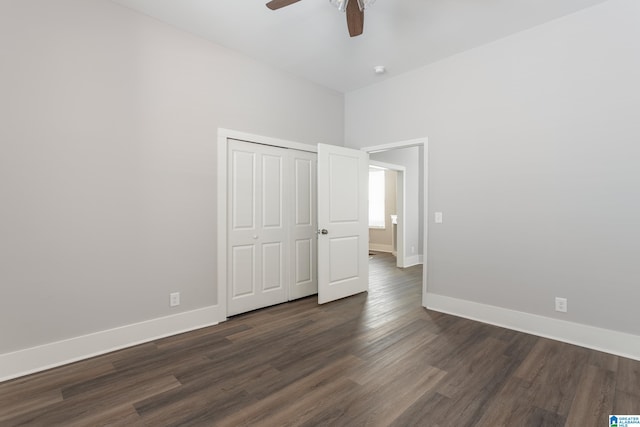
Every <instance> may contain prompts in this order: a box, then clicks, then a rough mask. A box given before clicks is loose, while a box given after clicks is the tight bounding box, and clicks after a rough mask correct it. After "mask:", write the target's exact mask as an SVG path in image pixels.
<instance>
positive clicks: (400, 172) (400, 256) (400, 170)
mask: <svg viewBox="0 0 640 427" xmlns="http://www.w3.org/2000/svg"><path fill="white" fill-rule="evenodd" d="M369 166H370V167H376V168H380V169H381V170H383V171H392V172H394V173H395V206H394V208H395V209H394V213H395V215H394V216H395V217H396V218H395V221H393V220H392V219H391V218H385V219H386V221H385V222H386V224H387V225H388V226H389V227H390V228H391V230H390V233H389V236H390V244H389V246H390V250H387V251H386V252H392V254H393V255H394V256H395V258H396V266H397V267H400V268H404V267H407V265H406V262H405V249H404V244H405V243H404V242H405V221H406V219H405V191H406V184H405V176H406V168H405V167H404V166H401V165H396V164H393V163H386V162H381V161H378V160H372V159H369ZM387 216H390V215H387ZM370 237H371V238H373V236H371V230H370ZM369 249H370V250H373V251H376V250H379V247H376V245H371V241H370V245H369ZM383 252H385V251H384V250H383Z"/></svg>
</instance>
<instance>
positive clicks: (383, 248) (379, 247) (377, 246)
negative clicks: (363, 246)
mask: <svg viewBox="0 0 640 427" xmlns="http://www.w3.org/2000/svg"><path fill="white" fill-rule="evenodd" d="M369 250H370V251H376V252H387V253H393V246H391V245H385V244H384V243H371V242H369Z"/></svg>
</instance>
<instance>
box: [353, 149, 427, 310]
mask: <svg viewBox="0 0 640 427" xmlns="http://www.w3.org/2000/svg"><path fill="white" fill-rule="evenodd" d="M412 147H417V149H418V151H419V152H420V153H421V155H420V156H418V157H417V163H416V166H417V170H413V169H415V168H412V169H411V170H409V169H408V168H407V170H406V173H405V197H404V198H403V202H404V205H403V207H404V209H405V218H406V216H407V215H408V214H409V213H411V214H414V215H416V214H417V218H416V219H415V220H414V221H408V222H410V223H411V224H412V225H411V224H410V225H409V227H407V222H405V223H404V225H405V230H403V235H404V237H405V239H404V241H403V245H402V249H403V250H404V252H405V253H404V258H405V262H404V266H405V267H408V266H411V265H415V264H420V263H422V265H423V267H422V306H423V307H426V306H427V301H426V295H427V279H428V274H427V273H428V272H427V270H428V268H427V265H428V255H427V249H428V244H427V242H428V224H429V221H428V218H429V215H428V212H429V209H428V200H429V198H428V188H429V186H428V176H429V173H428V165H429V155H428V153H429V150H428V139H427V138H418V139H412V140H407V141H400V142H393V143H389V144H381V145H375V146H369V147H363V148H361V150H362V151H365V152H367V153H369V154H370V155H374V154H376V153H387V152H388V153H389V154H390V156H389V158H395V157H398V156H394V154H396V155H397V154H398V153H400V151H399V150H402V149H406V148H412ZM373 157H375V156H373ZM383 157H384V156H383ZM414 160H415V158H414ZM393 163H398V164H400V163H399V162H395V161H394V162H393ZM410 172H411V175H413V178H412V177H411V176H409V175H410ZM409 185H416V186H417V187H418V188H419V191H418V196H419V197H418V199H419V200H418V201H417V203H415V205H416V206H417V207H418V210H419V212H413V209H412V208H411V207H407V199H408V198H409V197H410V196H409V191H408V190H407V187H408V186H409ZM413 202H416V201H415V200H413ZM410 211H411V212H410ZM409 235H410V236H418V237H419V238H420V240H418V241H417V243H413V242H412V241H409V242H408V241H407V238H406V237H407V236H409ZM420 247H421V248H422V250H420ZM412 249H413V250H412Z"/></svg>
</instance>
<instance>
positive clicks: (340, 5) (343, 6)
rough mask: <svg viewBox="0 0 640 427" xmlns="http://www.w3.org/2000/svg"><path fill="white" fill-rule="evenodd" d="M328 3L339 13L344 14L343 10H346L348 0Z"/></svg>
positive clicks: (334, 0)
mask: <svg viewBox="0 0 640 427" xmlns="http://www.w3.org/2000/svg"><path fill="white" fill-rule="evenodd" d="M358 1H359V0H358ZM329 3H331V4H332V5H333V6H334V7H336V8H337V9H338V10H339V11H340V12H344V11H345V10H347V4H349V0H329ZM358 4H359V3H358Z"/></svg>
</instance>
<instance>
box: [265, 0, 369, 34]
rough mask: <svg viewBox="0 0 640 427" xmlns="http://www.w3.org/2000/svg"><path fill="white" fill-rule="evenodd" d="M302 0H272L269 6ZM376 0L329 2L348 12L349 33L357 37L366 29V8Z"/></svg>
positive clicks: (330, 0) (274, 6) (279, 6)
mask: <svg viewBox="0 0 640 427" xmlns="http://www.w3.org/2000/svg"><path fill="white" fill-rule="evenodd" d="M299 1H300V0H271V1H270V2H269V3H267V7H268V8H269V9H271V10H276V9H280V8H283V7H285V6H289V5H291V4H293V3H297V2H299ZM375 1H376V0H329V3H331V4H332V5H334V6H335V7H337V8H338V10H339V11H340V12H347V13H346V15H347V28H349V35H350V36H351V37H356V36H359V35H360V34H362V31H363V29H364V10H365V9H366V8H367V7H369V6H371V5H372V4H373V2H375Z"/></svg>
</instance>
